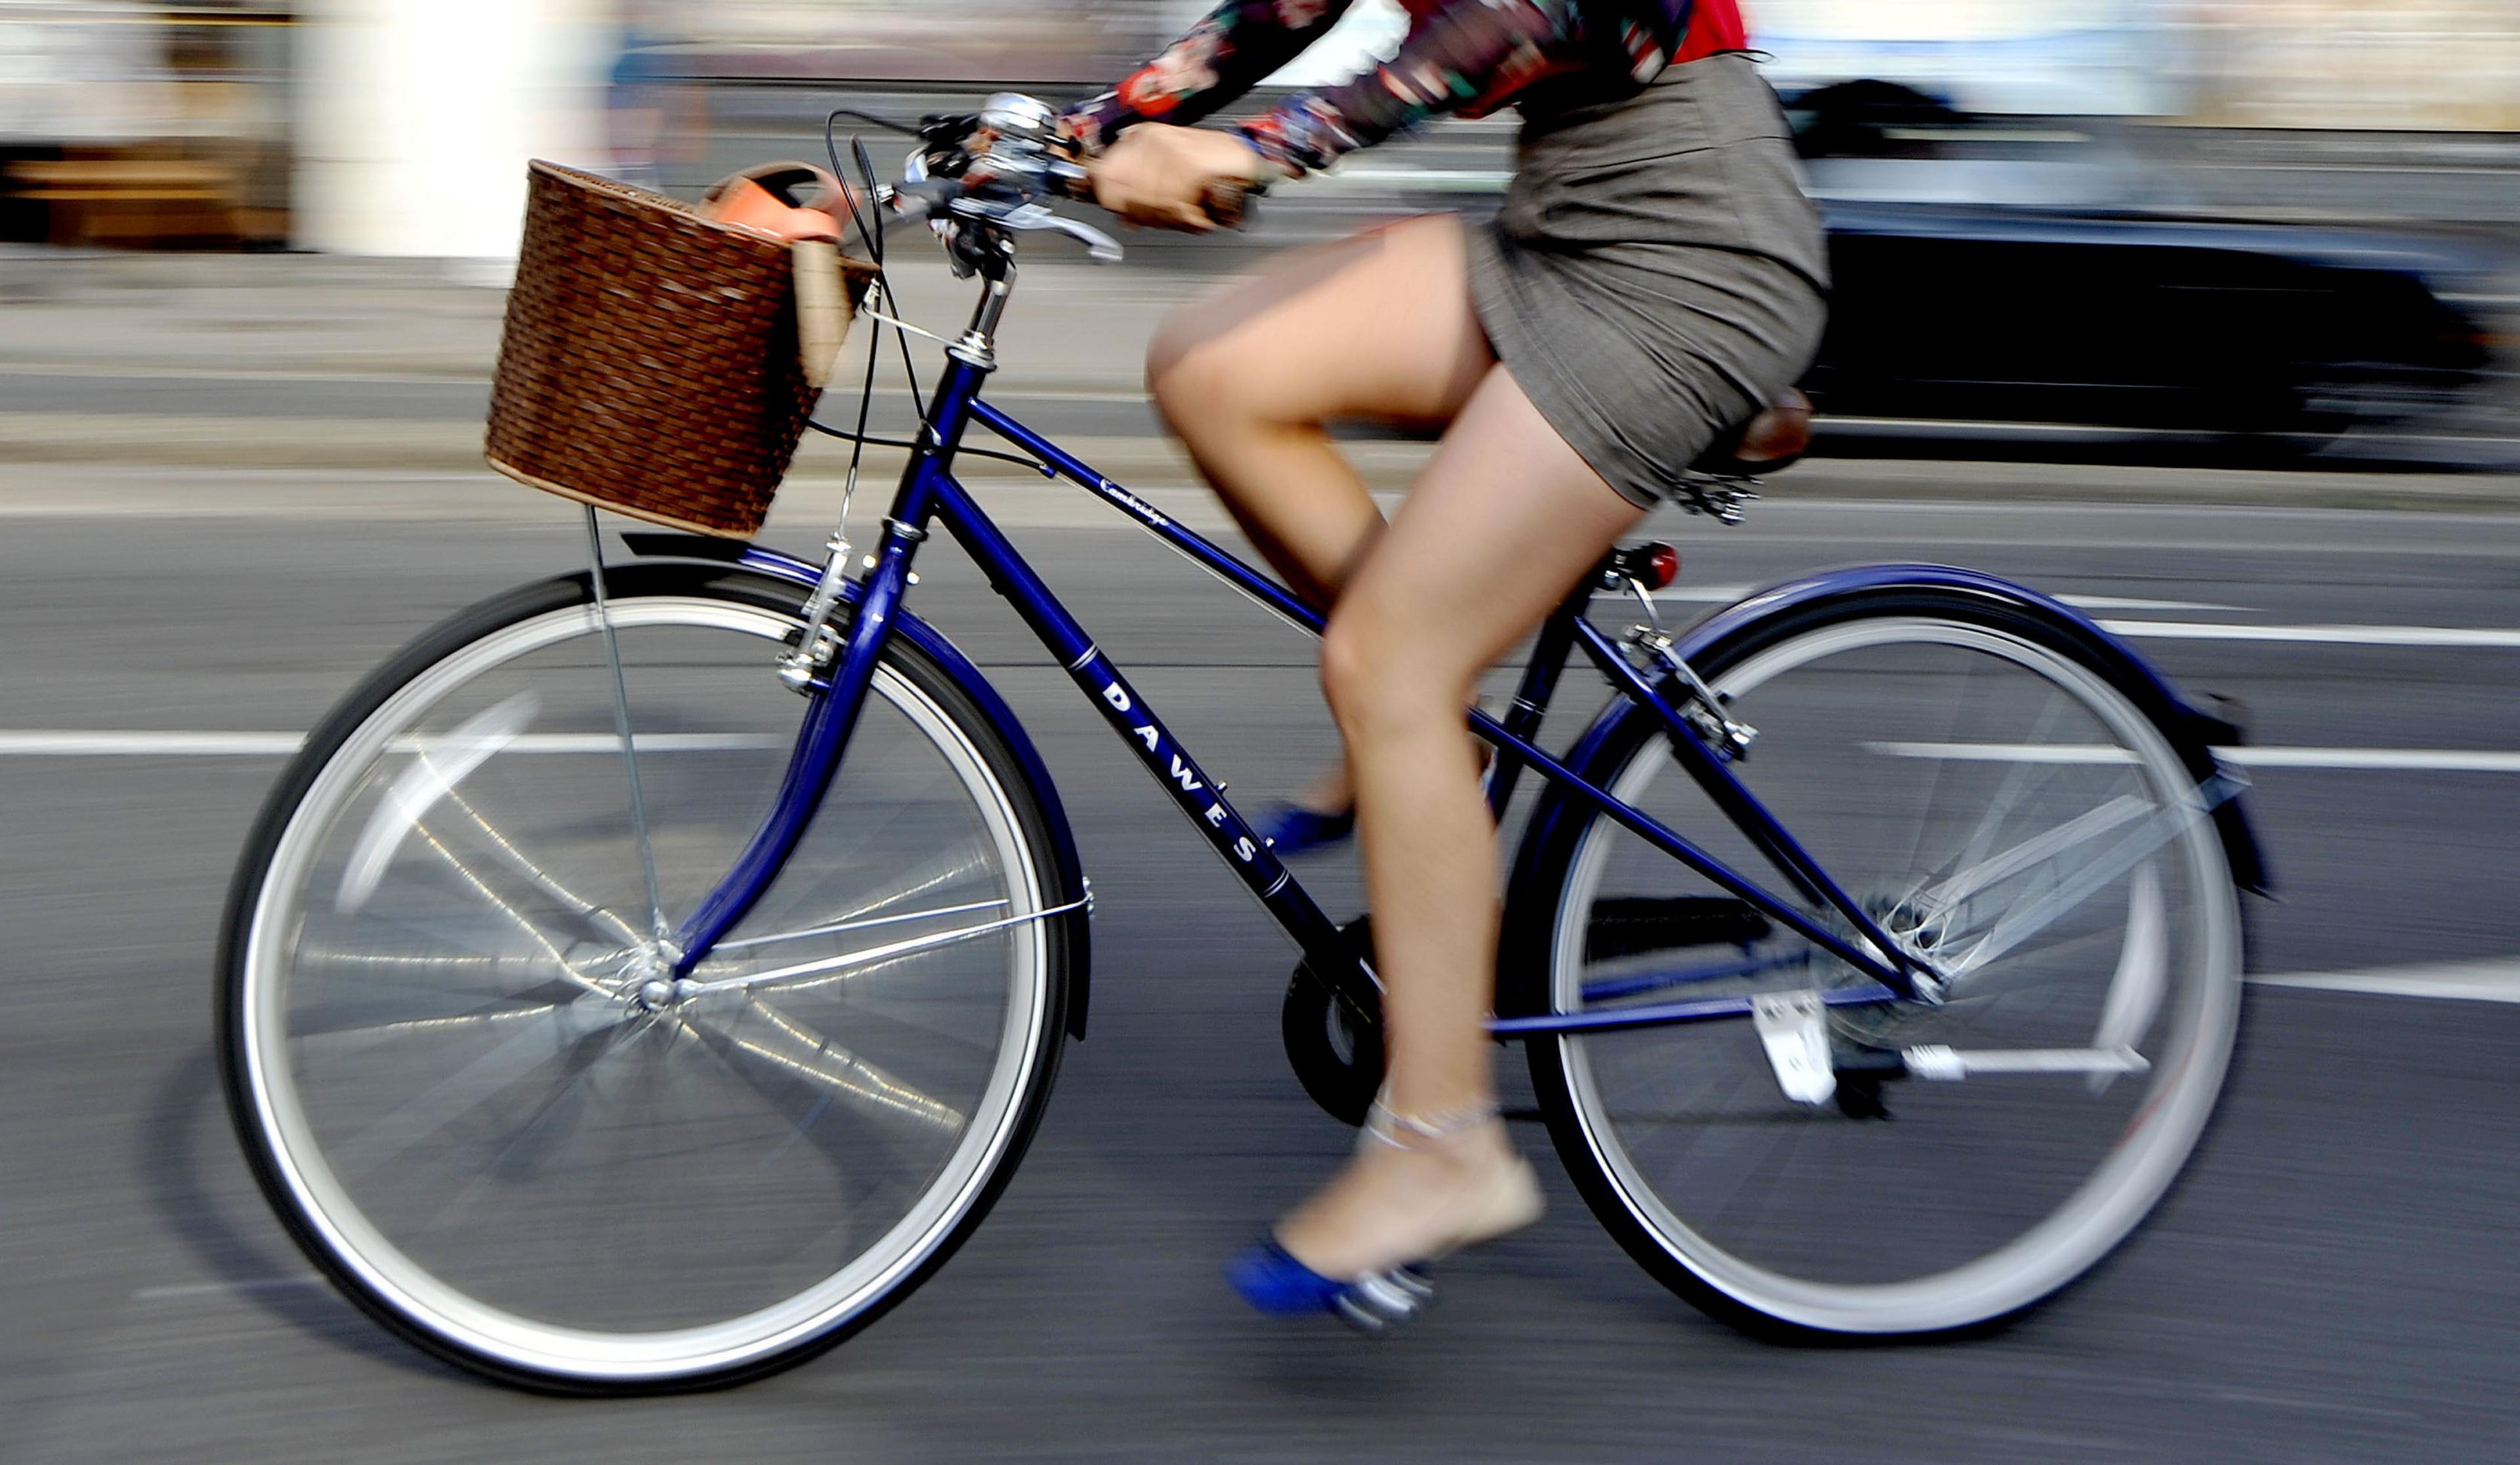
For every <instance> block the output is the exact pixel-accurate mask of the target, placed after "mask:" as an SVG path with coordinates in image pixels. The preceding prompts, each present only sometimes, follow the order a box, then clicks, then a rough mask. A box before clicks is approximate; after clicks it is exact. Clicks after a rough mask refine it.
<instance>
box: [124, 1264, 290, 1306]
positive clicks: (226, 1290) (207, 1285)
mask: <svg viewBox="0 0 2520 1465" xmlns="http://www.w3.org/2000/svg"><path fill="white" fill-rule="evenodd" d="M323 1285H324V1279H323V1278H322V1277H319V1276H317V1275H316V1274H315V1273H313V1272H311V1271H309V1272H300V1273H297V1274H295V1275H292V1276H281V1277H246V1278H244V1279H242V1280H240V1281H234V1282H187V1283H184V1284H183V1285H181V1286H177V1287H143V1288H141V1289H140V1290H139V1291H137V1292H135V1293H133V1294H131V1300H132V1301H133V1302H135V1303H171V1302H185V1301H189V1300H190V1299H193V1298H197V1297H231V1296H234V1295H236V1294H238V1293H251V1292H285V1291H292V1290H294V1289H296V1288H299V1287H321V1286H323Z"/></svg>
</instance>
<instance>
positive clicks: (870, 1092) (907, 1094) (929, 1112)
mask: <svg viewBox="0 0 2520 1465" xmlns="http://www.w3.org/2000/svg"><path fill="white" fill-rule="evenodd" d="M671 1015H672V1016H673V1017H674V1019H675V1020H676V1021H678V1022H680V1023H681V1024H682V1025H683V1026H684V1027H685V1028H687V1029H689V1030H690V1031H691V1033H692V1035H693V1036H694V1037H695V1038H697V1039H698V1040H699V1041H700V1043H701V1044H702V1045H703V1046H704V1047H706V1048H707V1049H708V1050H709V1051H710V1052H712V1053H715V1054H716V1055H717V1056H718V1057H719V1058H720V1059H722V1060H725V1061H727V1062H728V1063H729V1064H730V1065H731V1066H741V1065H742V1064H744V1063H747V1062H750V1063H758V1064H762V1065H765V1066H766V1067H767V1068H768V1069H769V1070H770V1071H771V1072H774V1073H777V1074H778V1075H780V1076H782V1077H787V1078H793V1079H800V1080H803V1081H804V1082H806V1083H808V1084H811V1085H814V1086H816V1087H818V1088H822V1089H824V1090H827V1091H828V1092H830V1093H832V1094H836V1095H839V1096H842V1097H845V1098H848V1099H851V1100H854V1101H857V1102H859V1103H861V1104H862V1105H864V1106H865V1107H867V1108H868V1109H870V1110H872V1111H874V1112H877V1113H880V1114H885V1115H889V1116H893V1117H896V1118H903V1119H908V1120H912V1121H916V1122H918V1123H921V1124H924V1125H927V1126H930V1127H932V1128H935V1129H939V1130H945V1131H949V1132H959V1131H960V1130H961V1129H962V1128H963V1127H964V1125H965V1124H966V1123H967V1120H966V1118H965V1116H964V1115H963V1113H962V1111H961V1110H959V1109H956V1108H955V1107H954V1106H953V1105H951V1104H947V1103H944V1102H942V1101H941V1100H938V1099H935V1098H931V1097H930V1096H928V1095H927V1094H925V1093H922V1092H921V1091H920V1090H919V1088H916V1087H915V1086H913V1085H911V1084H908V1083H905V1082H903V1081H902V1080H900V1079H897V1078H895V1077H893V1076H892V1075H891V1074H889V1073H886V1072H885V1071H884V1070H883V1069H881V1068H879V1067H877V1066H876V1065H875V1064H873V1063H870V1062H868V1061H867V1060H865V1059H863V1058H861V1057H859V1056H858V1055H857V1054H855V1053H852V1052H850V1051H849V1050H848V1049H847V1048H845V1047H842V1046H841V1045H840V1044H839V1043H834V1042H833V1041H832V1040H831V1039H830V1038H828V1037H825V1036H824V1035H823V1034H821V1033H819V1032H817V1031H815V1030H814V1029H813V1028H812V1027H810V1026H808V1025H807V1024H805V1023H803V1022H801V1021H799V1020H797V1019H796V1018H794V1017H791V1016H789V1015H788V1014H787V1012H786V1011H784V1010H782V1009H781V1008H779V1007H777V1006H774V1005H772V1004H771V1003H769V1002H767V1001H764V1000H762V999H760V998H759V997H757V996H754V995H752V994H748V993H747V994H745V999H744V1001H743V1004H742V1008H741V1015H742V1016H754V1017H758V1018H759V1019H760V1020H761V1025H762V1026H761V1029H760V1031H758V1032H754V1033H750V1034H745V1033H742V1032H739V1031H737V1030H736V1025H733V1024H728V1025H721V1024H720V1023H718V1022H717V1021H716V1020H715V1018H714V1016H713V1014H711V1013H710V1012H709V1011H708V1010H707V1009H706V1007H704V1006H701V1005H698V1004H686V1005H685V1006H682V1007H677V1008H674V1009H672V1012H671Z"/></svg>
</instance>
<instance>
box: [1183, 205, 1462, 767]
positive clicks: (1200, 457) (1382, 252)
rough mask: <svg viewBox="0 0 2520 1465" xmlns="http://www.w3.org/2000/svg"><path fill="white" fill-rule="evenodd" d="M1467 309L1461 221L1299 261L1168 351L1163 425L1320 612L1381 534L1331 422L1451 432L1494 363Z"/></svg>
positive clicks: (1382, 232)
mask: <svg viewBox="0 0 2520 1465" xmlns="http://www.w3.org/2000/svg"><path fill="white" fill-rule="evenodd" d="M1469 301H1470V290H1469V262H1468V257H1467V255H1466V253H1465V251H1464V249H1463V242H1462V225H1461V221H1460V220H1458V219H1456V218H1454V217H1453V216H1451V215H1449V214H1433V215H1428V216H1425V217H1422V218H1416V219H1410V220H1407V221H1405V222H1403V223H1399V224H1394V225H1390V226H1387V227H1385V228H1381V229H1375V230H1371V231H1369V232H1367V233H1365V234H1362V235H1358V236H1356V237H1355V238H1352V239H1346V240H1340V241H1338V242H1336V243H1334V244H1325V245H1321V246H1319V247H1316V248H1310V249H1301V250H1297V251H1295V252H1294V253H1292V254H1289V255H1287V256H1285V257H1284V258H1283V259H1280V260H1278V261H1276V262H1274V263H1272V264H1271V265H1270V266H1269V268H1268V269H1266V270H1265V271H1263V272H1262V273H1261V274H1260V275H1258V276H1257V277H1255V278H1253V279H1251V280H1247V281H1238V282H1237V283H1235V284H1234V285H1231V286H1228V287H1227V288H1226V289H1223V290H1221V291H1218V292H1215V293H1213V294H1210V295H1207V296H1204V297H1202V298H1200V299H1199V300H1197V301H1195V302H1193V304H1191V305H1190V306H1189V307H1188V308H1186V309H1184V310H1182V311H1181V312H1179V313H1177V314H1176V315H1175V316H1174V317H1173V318H1172V319H1171V320H1170V321H1168V322H1166V323H1165V326H1164V329H1163V331H1162V332H1161V333H1159V334H1158V335H1157V336H1156V338H1155V343H1154V346H1153V348H1152V350H1151V351H1149V353H1148V361H1147V381H1148V386H1149V387H1150V388H1151V389H1152V391H1153V393H1154V398H1155V403H1156V405H1157V406H1158V407H1159V408H1161V409H1162V411H1163V414H1164V419H1165V421H1166V422H1169V423H1170V424H1171V426H1172V428H1173V430H1174V432H1175V433H1177V434H1179V436H1180V437H1181V440H1182V442H1183V443H1184V445H1186V446H1187V447H1188V448H1189V449H1190V452H1191V456H1192V458H1193V460H1194V461H1195V462H1196V463H1197V464H1198V466H1199V470H1200V471H1201V472H1203V473H1204V474H1206V476H1207V479H1208V481H1209V482H1210V483H1212V484H1214V485H1215V486H1216V490H1217V492H1218V494H1219V495H1220V496H1222V497H1223V499H1224V500H1225V504H1226V507H1227V509H1228V510H1229V511H1232V512H1233V514H1234V516H1235V519H1236V520H1237V522H1238V523H1240V524H1241V526H1242V529H1243V532H1244V533H1245V534H1247V535H1249V536H1250V538H1251V541H1252V543H1254V544H1255V545H1257V546H1258V547H1259V549H1260V553H1261V554H1262V555H1264V556H1265V557H1266V558H1267V559H1268V560H1269V562H1270V563H1271V564H1272V565H1274V566H1275V567H1276V568H1277V570H1278V572H1279V573H1280V574H1281V575H1283V576H1285V577H1286V582H1287V583H1288V584H1289V585H1291V586H1293V587H1294V588H1295V590H1296V592H1297V593H1298V594H1300V595H1302V596H1304V597H1305V598H1306V599H1310V600H1312V601H1313V603H1315V604H1317V605H1328V604H1329V603H1331V602H1332V601H1333V600H1335V599H1337V598H1338V592H1339V587H1340V586H1342V585H1344V584H1345V583H1346V581H1347V577H1348V574H1349V572H1350V571H1351V570H1352V569H1353V568H1354V567H1355V564H1356V562H1357V559H1358V557H1359V556H1360V555H1363V554H1364V553H1365V550H1366V548H1367V546H1369V545H1371V544H1372V543H1373V538H1374V536H1375V535H1376V534H1378V533H1380V532H1381V530H1382V527H1383V524H1382V513H1381V511H1379V510H1378V509H1376V508H1375V507H1374V503H1373V498H1372V497H1371V496H1370V495H1368V494H1367V492H1366V487H1365V480H1364V479H1362V478H1360V477H1359V476H1358V475H1357V472H1356V469H1355V468H1354V467H1352V466H1350V465H1349V464H1348V461H1347V459H1346V458H1345V457H1344V456H1342V455H1341V454H1340V453H1339V451H1338V449H1337V447H1336V446H1335V445H1334V444H1333V443H1332V442H1331V441H1330V435H1329V431H1328V423H1330V422H1334V421H1337V420H1340V419H1348V418H1367V419H1378V420H1382V421H1387V422H1410V423H1418V424H1425V425H1440V424H1442V423H1444V422H1450V421H1452V418H1453V415H1454V414H1455V413H1457V412H1459V411H1460V410H1461V407H1462V404H1463V402H1465V401H1467V400H1468V399H1469V395H1470V392H1471V391H1472V390H1473V389H1474V388H1475V387H1476V386H1477V385H1478V383H1479V381H1480V379H1481V378H1482V377H1485V376H1486V375H1487V372H1488V369H1489V368H1490V367H1491V366H1493V365H1494V364H1495V360H1496V358H1495V357H1494V356H1493V355H1492V354H1491V353H1490V351H1489V349H1488V341H1487V335H1486V333H1484V332H1482V331H1481V330H1480V328H1479V323H1478V317H1477V315H1476V314H1475V313H1474V312H1473V311H1472V310H1471V309H1470V303H1469ZM1351 797H1352V796H1351V793H1350V790H1349V787H1348V778H1347V771H1346V768H1345V767H1344V765H1338V764H1334V765H1332V766H1331V767H1330V768H1329V769H1328V770H1327V771H1326V772H1324V773H1323V774H1322V775H1321V777H1318V778H1316V779H1315V780H1314V782H1313V783H1312V784H1311V786H1309V787H1308V788H1306V789H1305V790H1304V792H1303V793H1302V794H1301V795H1299V796H1298V800H1299V802H1300V803H1302V804H1303V805H1304V807H1306V808H1309V809H1314V810H1318V811H1321V812H1323V813H1335V812H1338V811H1340V810H1344V809H1346V808H1347V807H1348V806H1349V804H1350V802H1351Z"/></svg>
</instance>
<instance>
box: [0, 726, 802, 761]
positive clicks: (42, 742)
mask: <svg viewBox="0 0 2520 1465" xmlns="http://www.w3.org/2000/svg"><path fill="white" fill-rule="evenodd" d="M790 741H792V739H789V738H785V737H768V736H761V735H756V734H752V733H642V734H640V736H639V750H640V751H641V752H643V753H649V752H653V753H731V752H749V751H753V750H756V749H760V748H775V747H786V746H787V745H788V744H789V742H790ZM305 742H306V739H305V737H304V736H303V735H302V734H299V733H131V732H62V733H0V758H286V757H289V756H290V755H291V754H293V753H295V752H296V751H297V750H298V749H299V748H300V747H302V746H304V745H305ZM423 745H424V741H423V739H419V738H412V737H397V738H395V739H394V740H393V743H392V744H391V746H392V748H393V750H394V751H395V752H398V753H410V752H417V751H419V750H420V749H421V748H422V746H423ZM620 750H621V740H620V739H619V738H618V737H616V736H614V735H613V734H612V733H526V734H525V735H524V736H522V737H519V738H517V739H516V740H515V741H514V742H511V743H508V744H507V745H505V746H504V747H503V748H502V749H501V751H503V752H514V753H617V752H619V751H620Z"/></svg>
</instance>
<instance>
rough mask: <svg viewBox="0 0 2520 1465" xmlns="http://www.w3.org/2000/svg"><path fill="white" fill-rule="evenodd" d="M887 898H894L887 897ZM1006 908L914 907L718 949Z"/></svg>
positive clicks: (987, 904)
mask: <svg viewBox="0 0 2520 1465" xmlns="http://www.w3.org/2000/svg"><path fill="white" fill-rule="evenodd" d="M887 899H890V898H889V897H887ZM1006 907H1007V903H1006V902H1005V901H1002V900H998V901H973V902H971V903H969V904H968V905H963V906H945V907H940V908H938V909H937V910H913V911H909V912H907V913H905V914H900V915H878V916H875V917H872V918H870V919H867V920H843V921H840V922H838V923H836V924H833V925H828V926H813V927H809V928H807V929H805V930H802V931H782V932H780V933H779V934H778V935H776V936H752V937H747V938H745V939H744V940H742V941H721V942H719V943H718V944H717V950H719V951H721V952H742V951H750V950H753V949H755V948H758V947H765V946H777V945H779V944H781V943H783V942H788V941H809V940H812V939H813V938H815V937H817V936H846V935H849V934H851V933H853V932H857V931H872V930H875V929H876V928H877V927H879V926H902V925H908V924H910V923H911V922H912V921H922V920H942V919H944V918H945V917H946V916H949V915H969V914H971V913H972V912H974V911H978V910H1005V909H1006Z"/></svg>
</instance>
